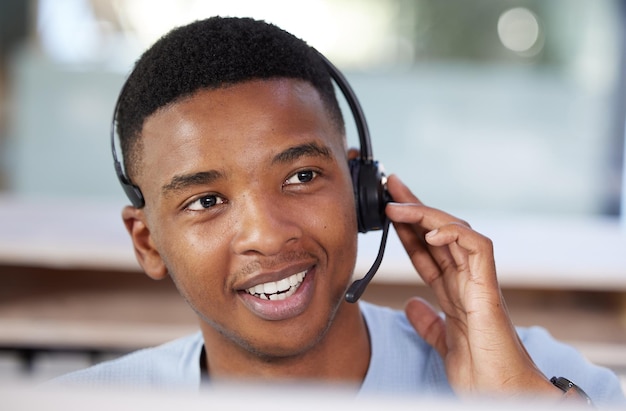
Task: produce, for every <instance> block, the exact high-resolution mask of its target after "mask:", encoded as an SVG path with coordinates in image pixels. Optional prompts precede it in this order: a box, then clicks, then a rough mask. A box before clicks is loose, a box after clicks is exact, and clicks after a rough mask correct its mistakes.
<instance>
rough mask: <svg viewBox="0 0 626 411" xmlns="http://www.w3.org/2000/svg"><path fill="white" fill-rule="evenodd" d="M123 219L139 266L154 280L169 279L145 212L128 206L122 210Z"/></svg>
mask: <svg viewBox="0 0 626 411" xmlns="http://www.w3.org/2000/svg"><path fill="white" fill-rule="evenodd" d="M122 219H123V220H124V225H125V226H126V230H128V234H130V238H131V239H132V241H133V246H134V249H135V257H136V258H137V261H138V262H139V265H141V267H142V268H143V270H144V271H145V272H146V274H147V275H148V276H149V277H150V278H152V279H154V280H162V279H163V278H165V277H167V267H166V266H165V263H164V262H163V259H162V258H161V254H159V251H158V250H157V248H156V246H155V244H154V241H153V239H152V236H151V234H150V229H149V228H148V225H147V221H146V214H145V213H144V212H143V210H141V209H138V208H135V207H132V206H126V207H124V210H122Z"/></svg>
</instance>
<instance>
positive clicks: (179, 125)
mask: <svg viewBox="0 0 626 411" xmlns="http://www.w3.org/2000/svg"><path fill="white" fill-rule="evenodd" d="M142 141H143V148H142V162H141V164H140V172H139V175H138V176H136V178H135V180H136V182H137V183H138V185H139V186H140V187H141V189H142V191H143V194H144V196H145V198H146V207H145V210H144V211H143V212H142V213H143V214H142V215H143V216H144V222H145V225H146V227H147V229H148V230H149V236H148V238H147V240H146V242H147V243H148V244H150V245H153V246H154V249H155V254H156V253H157V252H158V259H160V260H162V262H163V264H164V267H166V268H167V272H168V273H169V275H170V276H171V277H172V278H173V279H174V281H175V283H176V284H177V287H178V288H179V290H180V292H181V293H182V294H183V296H184V297H185V298H186V299H187V301H188V302H189V304H190V305H191V306H192V307H193V308H194V310H195V311H196V312H197V313H198V315H199V316H200V317H201V318H202V319H203V330H204V334H205V339H207V336H209V338H208V339H209V340H212V341H207V344H209V345H210V344H217V345H219V346H221V347H225V346H232V347H238V348H237V349H242V348H243V350H244V351H247V352H249V353H254V355H261V356H269V357H272V356H293V355H297V354H299V353H302V352H305V351H306V350H308V349H310V348H311V347H313V346H315V344H316V343H318V342H319V341H320V339H321V338H322V336H323V335H325V333H326V332H327V331H328V330H332V328H333V327H335V325H333V326H332V327H330V328H329V326H330V324H334V323H333V319H334V318H335V319H338V320H339V321H338V322H339V323H341V318H343V317H346V318H347V317H349V316H346V315H344V314H342V313H343V312H344V311H348V310H352V311H351V312H354V311H353V310H354V308H352V307H354V306H350V307H346V304H345V303H343V296H344V293H345V290H346V287H347V285H348V282H349V281H350V279H351V275H352V270H353V268H354V262H355V258H356V244H357V239H356V236H357V227H356V217H355V207H354V198H353V194H352V185H351V181H350V177H349V171H348V166H347V154H346V148H345V146H344V140H343V136H342V135H341V133H340V132H339V131H338V128H337V127H336V125H335V124H333V122H332V120H331V117H330V116H329V115H328V113H327V111H326V110H325V108H324V105H323V103H322V101H321V99H320V97H319V95H318V93H317V91H316V90H315V89H314V88H313V87H312V86H310V85H309V84H308V83H305V82H302V81H297V80H287V79H278V80H266V81H250V82H245V83H241V84H237V85H234V86H229V87H226V88H221V89H217V90H205V91H200V92H198V93H196V94H194V95H193V96H192V97H190V98H187V99H185V100H183V101H181V102H178V103H175V104H172V105H170V106H167V107H166V108H164V109H161V110H159V111H157V112H156V113H155V114H153V115H152V116H150V117H149V118H148V119H147V120H146V122H145V124H144V128H143V133H142ZM144 268H145V267H144ZM147 271H148V273H149V274H150V269H148V270H147ZM157 271H158V270H157ZM152 272H153V276H154V277H159V276H160V274H158V273H156V271H154V270H152ZM162 273H165V270H163V271H162ZM342 326H345V324H343V325H342ZM329 332H330V331H329ZM209 349H210V347H209Z"/></svg>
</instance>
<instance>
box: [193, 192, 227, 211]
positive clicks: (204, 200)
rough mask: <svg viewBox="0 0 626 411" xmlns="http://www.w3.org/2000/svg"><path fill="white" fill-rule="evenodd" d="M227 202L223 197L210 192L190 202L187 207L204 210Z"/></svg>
mask: <svg viewBox="0 0 626 411" xmlns="http://www.w3.org/2000/svg"><path fill="white" fill-rule="evenodd" d="M225 202H226V200H224V199H223V198H222V197H220V196H218V195H215V194H209V195H205V196H203V197H200V198H198V199H197V200H195V201H193V202H191V203H189V205H188V206H187V207H186V208H187V210H191V211H202V210H206V209H209V208H211V207H214V206H216V205H219V204H224V203H225Z"/></svg>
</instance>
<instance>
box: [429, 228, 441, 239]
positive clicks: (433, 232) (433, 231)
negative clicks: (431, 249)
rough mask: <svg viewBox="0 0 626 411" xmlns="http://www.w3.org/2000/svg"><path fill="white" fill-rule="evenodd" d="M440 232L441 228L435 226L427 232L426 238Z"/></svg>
mask: <svg viewBox="0 0 626 411" xmlns="http://www.w3.org/2000/svg"><path fill="white" fill-rule="evenodd" d="M438 232H439V229H438V228H435V229H434V230H432V231H429V232H427V233H426V238H432V237H434V236H436V235H437V233H438Z"/></svg>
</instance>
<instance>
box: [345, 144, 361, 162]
mask: <svg viewBox="0 0 626 411" xmlns="http://www.w3.org/2000/svg"><path fill="white" fill-rule="evenodd" d="M360 155H361V152H360V151H359V149H357V148H354V147H351V148H349V149H348V160H354V159H355V158H359V156H360Z"/></svg>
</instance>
